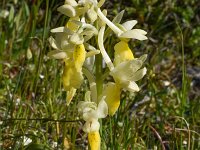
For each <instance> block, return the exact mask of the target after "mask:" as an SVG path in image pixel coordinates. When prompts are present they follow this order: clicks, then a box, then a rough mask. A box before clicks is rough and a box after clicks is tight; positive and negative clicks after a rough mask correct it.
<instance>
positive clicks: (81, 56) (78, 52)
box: [73, 44, 86, 71]
mask: <svg viewBox="0 0 200 150" xmlns="http://www.w3.org/2000/svg"><path fill="white" fill-rule="evenodd" d="M73 58H74V63H75V68H76V69H77V71H81V70H82V66H83V63H84V61H85V58H86V51H85V47H84V45H83V44H80V45H77V46H76V48H75V50H74V54H73Z"/></svg>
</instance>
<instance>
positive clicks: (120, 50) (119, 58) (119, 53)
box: [114, 41, 134, 66]
mask: <svg viewBox="0 0 200 150" xmlns="http://www.w3.org/2000/svg"><path fill="white" fill-rule="evenodd" d="M114 50H115V59H114V65H115V66H117V65H118V64H120V63H122V62H124V61H127V60H132V59H134V56H133V53H132V51H131V49H130V48H129V46H128V43H127V42H124V41H120V42H119V43H117V44H116V45H115V46H114Z"/></svg>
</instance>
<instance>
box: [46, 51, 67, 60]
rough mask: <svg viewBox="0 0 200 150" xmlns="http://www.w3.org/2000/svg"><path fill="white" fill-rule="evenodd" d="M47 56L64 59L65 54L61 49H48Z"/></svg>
mask: <svg viewBox="0 0 200 150" xmlns="http://www.w3.org/2000/svg"><path fill="white" fill-rule="evenodd" d="M47 56H48V57H50V58H54V59H64V58H66V57H67V54H66V53H65V52H63V51H61V50H53V51H50V52H49V53H48V54H47Z"/></svg>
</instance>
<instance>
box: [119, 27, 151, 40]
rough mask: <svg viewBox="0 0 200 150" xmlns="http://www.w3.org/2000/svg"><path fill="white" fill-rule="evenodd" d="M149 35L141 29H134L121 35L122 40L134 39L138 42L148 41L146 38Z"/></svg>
mask: <svg viewBox="0 0 200 150" xmlns="http://www.w3.org/2000/svg"><path fill="white" fill-rule="evenodd" d="M146 34H147V32H146V31H144V30H141V29H133V30H129V31H126V32H124V33H122V34H121V35H120V37H121V38H133V39H137V40H141V41H142V40H146V39H147V37H146V36H145V35H146Z"/></svg>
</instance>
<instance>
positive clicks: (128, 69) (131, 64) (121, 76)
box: [110, 59, 143, 81]
mask: <svg viewBox="0 0 200 150" xmlns="http://www.w3.org/2000/svg"><path fill="white" fill-rule="evenodd" d="M142 64H143V63H142V61H140V60H139V59H133V60H130V61H126V62H122V63H120V64H119V65H117V66H116V67H115V68H114V69H113V70H112V71H111V72H110V75H112V76H113V77H114V79H115V80H119V81H120V80H129V79H130V78H131V76H133V74H134V73H135V72H136V71H137V70H138V69H140V68H141V66H142Z"/></svg>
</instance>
